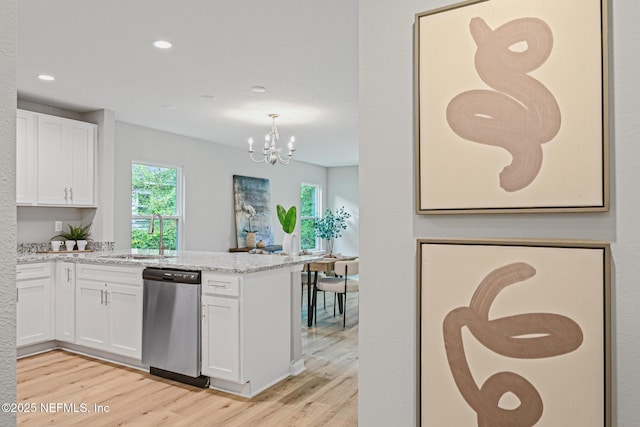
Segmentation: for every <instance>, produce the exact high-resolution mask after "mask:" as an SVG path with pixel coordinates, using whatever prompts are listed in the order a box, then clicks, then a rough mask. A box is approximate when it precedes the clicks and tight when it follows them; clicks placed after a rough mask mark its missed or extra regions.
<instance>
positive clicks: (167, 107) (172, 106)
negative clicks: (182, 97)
mask: <svg viewBox="0 0 640 427" xmlns="http://www.w3.org/2000/svg"><path fill="white" fill-rule="evenodd" d="M162 108H164V109H165V110H175V109H176V108H178V107H176V106H175V105H170V104H165V105H163V106H162Z"/></svg>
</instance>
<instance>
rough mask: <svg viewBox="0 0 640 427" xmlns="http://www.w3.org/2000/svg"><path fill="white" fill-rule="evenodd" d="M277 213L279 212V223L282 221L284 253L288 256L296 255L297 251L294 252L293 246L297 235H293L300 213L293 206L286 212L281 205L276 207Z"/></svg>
mask: <svg viewBox="0 0 640 427" xmlns="http://www.w3.org/2000/svg"><path fill="white" fill-rule="evenodd" d="M276 211H277V212H278V221H280V225H282V231H284V237H283V239H282V252H284V253H285V254H287V255H295V253H296V252H297V251H295V250H294V248H293V245H294V240H295V237H296V235H295V234H293V231H294V230H295V229H296V220H297V214H298V211H297V209H296V207H295V206H291V207H290V208H289V210H286V209H285V208H284V207H283V206H281V205H277V206H276Z"/></svg>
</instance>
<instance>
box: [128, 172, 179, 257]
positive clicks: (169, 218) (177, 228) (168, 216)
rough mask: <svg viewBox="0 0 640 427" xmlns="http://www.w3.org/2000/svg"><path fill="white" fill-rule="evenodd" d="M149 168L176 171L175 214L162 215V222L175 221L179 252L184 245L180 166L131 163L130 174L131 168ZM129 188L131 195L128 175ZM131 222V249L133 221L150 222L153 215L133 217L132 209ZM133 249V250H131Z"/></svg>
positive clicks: (131, 179)
mask: <svg viewBox="0 0 640 427" xmlns="http://www.w3.org/2000/svg"><path fill="white" fill-rule="evenodd" d="M134 165H141V166H149V167H156V168H163V169H175V170H176V214H175V215H164V214H161V215H162V220H163V221H164V220H177V224H176V233H177V234H178V236H177V239H176V250H181V249H182V247H183V244H184V237H183V236H184V191H185V188H184V178H183V172H182V166H178V165H170V164H166V163H158V162H149V161H138V160H132V161H131V169H130V173H131V174H133V166H134ZM129 187H130V188H131V192H132V194H133V176H132V175H130V180H129ZM129 214H130V216H131V221H129V247H130V248H131V239H132V231H133V221H135V220H148V221H150V220H151V218H152V217H153V215H134V214H133V209H131V210H130V211H129ZM131 249H135V248H131Z"/></svg>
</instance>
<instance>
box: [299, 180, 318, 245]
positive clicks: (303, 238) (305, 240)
mask: <svg viewBox="0 0 640 427" xmlns="http://www.w3.org/2000/svg"><path fill="white" fill-rule="evenodd" d="M317 200H318V187H317V186H315V185H304V184H303V185H302V186H301V187H300V248H301V249H315V248H316V241H317V240H316V217H317V216H318V206H317Z"/></svg>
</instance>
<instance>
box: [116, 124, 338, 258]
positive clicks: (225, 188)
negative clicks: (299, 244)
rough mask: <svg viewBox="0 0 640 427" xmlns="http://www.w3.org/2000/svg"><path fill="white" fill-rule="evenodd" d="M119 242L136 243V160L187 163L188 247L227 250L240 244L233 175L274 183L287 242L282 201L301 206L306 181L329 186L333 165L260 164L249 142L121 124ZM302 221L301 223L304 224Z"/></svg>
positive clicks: (277, 237)
mask: <svg viewBox="0 0 640 427" xmlns="http://www.w3.org/2000/svg"><path fill="white" fill-rule="evenodd" d="M115 133H116V138H115V139H116V150H115V164H116V166H115V203H114V207H115V241H116V247H117V248H128V247H129V245H130V242H131V236H130V227H131V222H130V221H131V163H132V161H134V160H135V161H139V162H148V163H159V164H164V165H172V166H181V167H182V168H183V174H184V180H185V192H186V195H185V198H186V201H187V205H186V207H185V229H184V237H185V246H184V247H183V249H185V250H202V251H223V252H224V251H227V250H228V249H229V248H231V247H236V238H235V219H234V212H233V175H245V176H252V177H257V178H267V179H269V183H270V186H271V204H272V213H273V229H274V241H275V242H276V243H277V244H279V243H281V242H282V228H281V227H280V224H279V222H278V218H277V216H276V210H275V207H276V205H277V204H281V205H283V206H287V207H288V206H292V205H296V206H298V207H299V206H300V184H301V183H302V182H313V183H318V184H320V185H322V186H323V188H326V187H327V169H326V168H324V167H320V166H314V165H310V164H308V163H303V162H296V161H295V160H294V161H292V162H291V163H290V164H288V165H280V164H278V165H275V166H271V165H267V164H264V163H254V162H253V161H252V160H251V159H250V158H249V155H248V154H247V152H246V150H245V147H244V143H241V142H239V147H241V148H242V149H240V148H238V149H235V148H232V147H227V146H223V145H220V144H213V143H211V142H206V141H202V140H198V139H194V138H189V137H185V136H180V135H175V134H171V133H167V132H162V131H158V130H153V129H149V128H144V127H140V126H135V125H132V124H128V123H121V122H116V132H115ZM299 224H300V223H299V221H298V224H297V227H299Z"/></svg>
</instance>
